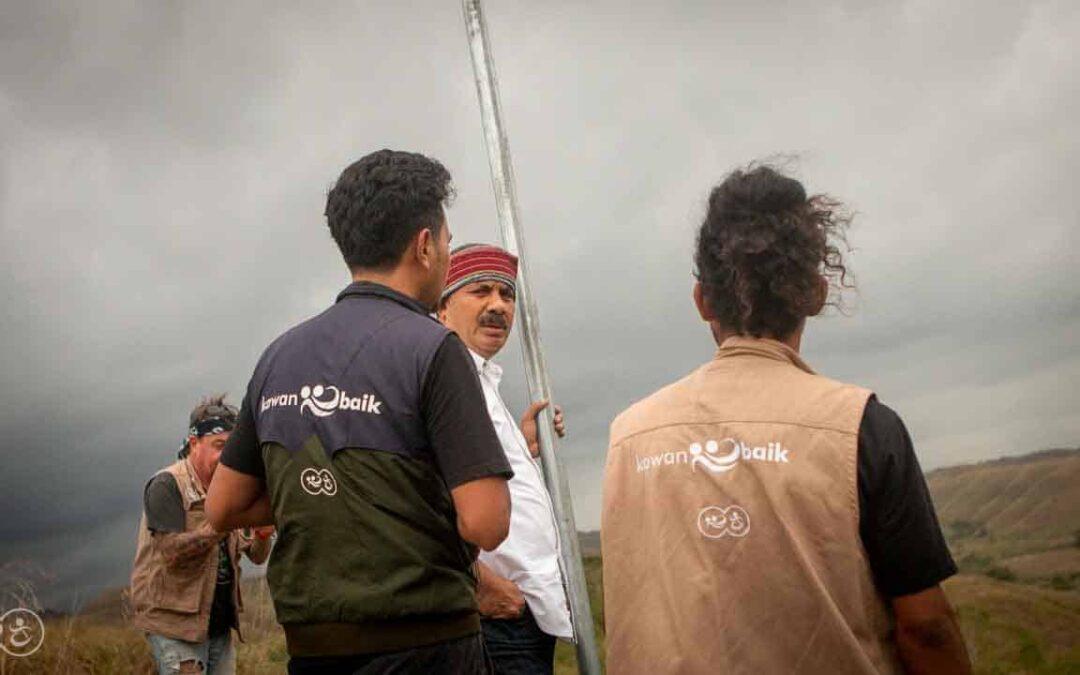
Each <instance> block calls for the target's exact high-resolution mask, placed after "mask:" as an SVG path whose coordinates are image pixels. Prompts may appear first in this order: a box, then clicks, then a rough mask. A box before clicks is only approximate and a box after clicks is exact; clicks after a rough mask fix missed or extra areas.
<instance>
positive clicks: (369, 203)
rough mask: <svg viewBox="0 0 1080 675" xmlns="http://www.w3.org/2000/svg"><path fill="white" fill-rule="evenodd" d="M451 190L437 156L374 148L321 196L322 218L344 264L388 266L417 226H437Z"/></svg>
mask: <svg viewBox="0 0 1080 675" xmlns="http://www.w3.org/2000/svg"><path fill="white" fill-rule="evenodd" d="M453 196H454V189H453V186H452V185H451V182H450V172H449V171H447V170H446V168H445V167H444V166H443V165H442V164H440V163H439V162H438V160H435V159H432V158H430V157H425V156H424V155H421V154H417V153H415V152H400V151H397V150H379V151H377V152H373V153H371V154H370V155H367V156H365V157H363V158H362V159H360V160H358V161H356V162H354V163H353V164H351V165H350V166H349V167H348V168H346V169H345V170H344V171H342V172H341V176H340V177H339V178H338V180H337V183H336V184H335V185H334V187H333V188H332V189H331V190H330V193H329V194H328V195H327V197H326V220H327V224H328V225H329V226H330V234H331V235H332V236H333V237H334V241H335V242H337V245H338V248H339V249H341V255H342V256H343V257H344V258H345V263H346V264H347V265H348V266H349V269H353V270H355V269H387V268H392V267H394V266H395V265H396V264H397V262H398V260H400V259H401V254H402V253H404V252H405V247H406V246H407V245H408V242H409V240H410V239H412V238H413V237H414V236H415V235H416V233H417V232H419V231H421V230H423V229H425V228H428V229H430V230H431V231H432V232H433V233H438V232H439V228H440V227H441V226H442V223H443V205H445V204H448V203H449V201H450V200H451V199H453Z"/></svg>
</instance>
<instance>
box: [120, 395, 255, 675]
mask: <svg viewBox="0 0 1080 675" xmlns="http://www.w3.org/2000/svg"><path fill="white" fill-rule="evenodd" d="M236 417H237V410H236V408H235V407H233V406H231V405H228V404H226V403H225V402H224V397H223V396H210V397H207V398H205V399H204V400H203V401H202V402H201V403H199V405H198V406H196V408H195V409H194V410H193V411H192V413H191V416H190V418H189V430H188V438H187V440H186V441H185V442H184V445H183V446H182V447H181V449H180V459H179V461H177V462H175V463H173V464H172V465H170V466H168V467H166V468H164V469H162V470H161V471H159V472H157V473H156V474H155V475H154V477H153V478H151V479H150V481H149V482H148V483H147V484H146V488H145V489H144V491H143V517H142V521H141V523H140V524H139V542H138V547H137V549H136V552H135V563H134V565H133V567H132V571H131V604H132V610H133V613H134V623H135V626H136V627H137V628H139V629H141V630H143V631H145V632H146V634H147V639H148V640H149V642H150V647H151V649H152V650H153V653H154V660H155V661H156V663H157V667H158V670H159V672H161V673H208V674H209V675H219V674H220V675H228V674H230V673H233V672H235V670H236V652H235V650H234V648H233V643H232V636H231V632H230V631H231V630H232V629H236V630H237V631H239V621H238V614H239V612H240V611H241V610H242V608H243V603H242V602H241V599H240V554H241V553H243V554H245V555H247V557H248V558H250V559H251V561H252V562H254V563H255V564H261V563H262V562H264V561H265V560H266V558H267V556H269V554H270V535H271V533H272V532H273V528H272V527H267V528H260V529H257V530H255V532H254V536H252V537H248V536H246V535H243V534H241V533H240V532H238V531H233V532H229V533H223V534H218V533H217V532H215V531H214V529H213V528H212V527H210V524H209V523H208V522H207V521H206V515H205V512H204V510H203V505H204V502H205V500H206V488H207V486H208V485H209V484H210V478H211V476H213V474H214V471H215V470H216V469H217V465H218V459H219V457H220V456H221V450H222V448H224V447H225V441H226V440H228V438H229V434H230V432H231V431H232V429H233V427H234V426H235V425H236Z"/></svg>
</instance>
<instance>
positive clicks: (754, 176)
mask: <svg viewBox="0 0 1080 675" xmlns="http://www.w3.org/2000/svg"><path fill="white" fill-rule="evenodd" d="M850 220H851V219H850V216H848V215H847V212H846V210H845V209H844V207H843V205H842V204H841V203H840V202H838V201H836V200H835V199H833V198H831V197H829V196H827V195H814V196H811V197H807V195H806V190H805V189H804V188H803V186H802V183H800V182H799V181H797V180H795V179H794V178H790V177H788V176H785V175H783V174H782V173H780V171H778V170H777V169H775V168H773V167H770V166H766V165H751V166H749V167H747V168H745V169H737V170H735V171H733V172H732V173H731V174H729V175H728V176H727V177H726V178H725V179H724V180H723V182H721V183H720V184H719V185H717V186H716V187H715V188H713V190H712V193H711V194H710V195H709V210H708V213H707V214H706V216H705V222H704V223H702V225H701V230H700V231H699V232H698V237H697V253H696V255H695V256H694V262H695V264H696V266H697V277H698V280H699V281H700V282H701V287H702V291H703V295H704V299H705V304H706V306H707V307H708V308H709V310H711V311H712V313H713V315H714V316H715V318H716V320H717V321H718V322H719V323H720V325H721V326H722V327H723V328H725V329H727V330H731V331H734V332H735V333H736V334H738V335H751V336H754V337H759V338H760V337H770V338H777V339H783V338H785V337H787V336H789V335H791V334H792V333H793V332H794V331H795V329H796V328H798V326H799V322H800V321H802V320H803V319H805V318H806V317H808V316H812V315H814V314H816V313H818V312H819V311H820V309H821V307H822V306H823V304H825V300H826V299H827V298H823V297H822V286H821V278H822V277H824V278H825V279H826V281H827V283H828V286H829V288H830V289H834V290H843V289H846V288H851V284H850V283H849V282H848V276H849V274H848V271H847V269H846V268H845V266H844V260H843V256H842V255H841V252H840V246H841V245H843V246H844V248H845V249H847V240H846V238H845V232H846V229H847V226H848V225H849V223H850ZM830 304H836V301H833V302H832V303H830Z"/></svg>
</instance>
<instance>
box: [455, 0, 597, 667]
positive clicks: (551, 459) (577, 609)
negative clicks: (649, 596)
mask: <svg viewBox="0 0 1080 675" xmlns="http://www.w3.org/2000/svg"><path fill="white" fill-rule="evenodd" d="M463 6H464V9H465V27H466V30H467V32H468V36H469V50H470V52H471V53H472V64H473V74H474V76H475V79H476V94H477V96H478V97H479V98H480V112H481V117H482V120H483V127H484V142H485V145H486V146H487V151H488V161H489V162H490V164H491V182H492V184H493V186H494V188H495V204H496V206H497V208H498V214H499V234H500V238H501V239H502V243H503V246H504V247H505V248H506V249H507V250H508V251H510V252H511V253H513V254H515V255H517V256H518V287H517V300H518V302H517V304H518V317H519V321H520V324H521V331H520V335H521V346H522V349H523V351H524V358H525V375H526V379H527V380H528V383H529V396H530V398H531V399H532V400H533V401H540V400H546V401H551V400H552V398H551V384H550V383H549V382H548V376H547V368H546V367H545V366H544V355H543V352H542V351H541V349H540V320H539V317H538V315H537V311H536V303H535V301H534V300H533V295H532V287H531V286H530V285H529V266H528V259H527V258H526V256H525V238H524V235H523V233H522V230H521V225H520V220H519V218H518V210H517V196H516V194H515V192H514V190H515V187H514V169H513V165H512V164H511V162H510V147H509V146H508V145H507V142H506V132H505V131H503V127H502V112H501V108H500V105H499V88H498V83H497V81H496V79H495V63H494V59H493V58H492V55H491V47H490V43H489V42H488V33H487V25H486V23H485V22H484V15H483V11H482V10H481V7H480V0H463ZM552 413H553V406H548V407H547V408H546V409H545V410H543V411H542V412H541V413H540V419H539V420H538V424H537V427H538V431H539V435H540V457H541V459H542V463H543V469H544V481H545V483H547V488H548V491H549V492H550V493H551V501H552V505H553V506H554V508H555V518H556V525H557V527H558V531H559V549H560V550H559V553H560V560H561V563H562V569H563V576H564V577H565V580H566V586H567V588H566V591H567V596H568V598H569V600H570V613H571V617H572V618H573V624H574V639H575V642H576V643H577V659H578V670H579V671H580V672H581V673H582V675H600V659H599V656H598V654H597V651H596V636H595V635H594V634H593V622H592V612H591V610H590V608H589V593H588V589H587V587H586V585H585V571H584V569H583V568H582V565H581V545H580V543H579V542H578V536H577V526H576V525H575V524H574V506H573V502H572V501H571V498H570V488H569V485H568V484H567V481H566V473H565V472H564V471H563V468H562V462H561V460H560V459H559V455H558V453H556V452H555V443H556V438H555V434H554V433H553V432H552V417H551V415H552Z"/></svg>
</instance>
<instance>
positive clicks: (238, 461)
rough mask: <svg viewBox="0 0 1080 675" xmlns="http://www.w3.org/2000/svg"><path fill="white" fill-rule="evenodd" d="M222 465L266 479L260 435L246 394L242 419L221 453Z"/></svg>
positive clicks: (237, 423)
mask: <svg viewBox="0 0 1080 675" xmlns="http://www.w3.org/2000/svg"><path fill="white" fill-rule="evenodd" d="M221 463H222V464H224V465H225V466H227V467H229V468H230V469H234V470H236V471H239V472H240V473H246V474H247V475H249V476H255V477H256V478H264V479H265V478H266V467H265V466H264V465H263V458H262V447H261V445H260V443H259V437H258V434H256V433H255V415H254V413H252V412H251V402H250V401H249V400H248V397H247V395H246V394H245V395H244V401H243V402H242V403H241V404H240V418H239V419H238V420H237V421H236V428H235V429H233V431H232V433H231V434H229V440H228V442H226V443H225V449H224V450H222V451H221Z"/></svg>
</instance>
